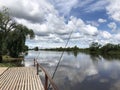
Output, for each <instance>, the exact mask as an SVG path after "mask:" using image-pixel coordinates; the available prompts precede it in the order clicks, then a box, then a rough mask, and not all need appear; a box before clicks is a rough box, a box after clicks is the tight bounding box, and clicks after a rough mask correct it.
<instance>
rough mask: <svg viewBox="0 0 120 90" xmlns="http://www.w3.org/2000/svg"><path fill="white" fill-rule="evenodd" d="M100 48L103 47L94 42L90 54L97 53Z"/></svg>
mask: <svg viewBox="0 0 120 90" xmlns="http://www.w3.org/2000/svg"><path fill="white" fill-rule="evenodd" d="M100 47H101V45H100V44H99V43H97V42H92V44H91V45H90V47H89V49H90V52H97V51H98V50H99V49H100Z"/></svg>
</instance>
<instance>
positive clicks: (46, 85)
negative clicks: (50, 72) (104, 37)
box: [44, 74, 48, 90]
mask: <svg viewBox="0 0 120 90" xmlns="http://www.w3.org/2000/svg"><path fill="white" fill-rule="evenodd" d="M44 87H45V90H48V77H47V75H46V74H45V86H44Z"/></svg>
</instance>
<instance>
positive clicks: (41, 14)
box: [0, 0, 120, 47]
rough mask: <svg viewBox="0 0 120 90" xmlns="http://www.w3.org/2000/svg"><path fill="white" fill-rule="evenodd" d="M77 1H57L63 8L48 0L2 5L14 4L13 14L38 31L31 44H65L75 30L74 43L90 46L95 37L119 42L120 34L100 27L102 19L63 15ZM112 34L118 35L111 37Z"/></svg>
mask: <svg viewBox="0 0 120 90" xmlns="http://www.w3.org/2000/svg"><path fill="white" fill-rule="evenodd" d="M51 1H52V0H51ZM91 1H93V0H91ZM58 2H60V3H58ZM77 2H78V0H69V1H66V0H56V1H55V3H57V4H58V5H57V6H59V7H60V8H59V9H60V11H59V10H58V9H56V7H55V6H53V5H54V4H53V5H52V4H51V3H50V2H48V1H47V0H40V1H37V0H31V2H30V1H29V0H20V1H18V0H11V1H7V0H0V5H5V6H7V7H8V8H10V9H11V15H12V16H13V17H14V18H15V20H16V21H17V22H18V23H22V24H24V25H26V26H27V27H28V28H31V29H33V30H34V32H35V35H36V37H35V39H33V40H29V39H27V42H26V44H27V45H29V46H31V47H34V46H39V45H41V43H43V45H41V46H44V47H54V46H55V47H56V46H57V47H58V46H64V44H65V42H66V39H68V37H69V35H70V33H71V31H72V30H73V33H72V36H71V39H72V43H73V44H74V42H75V41H76V42H77V41H78V43H83V45H84V46H87V45H88V44H89V43H91V42H92V41H98V42H101V43H103V42H104V43H106V42H115V40H114V39H116V42H118V40H119V38H120V37H119V34H114V35H113V34H110V33H109V32H107V31H102V30H101V31H100V30H98V28H97V26H98V23H96V22H92V21H91V22H87V23H86V22H85V21H83V20H82V19H81V18H76V17H74V16H71V17H70V18H69V20H68V21H67V23H66V19H65V18H64V17H63V16H60V15H59V13H61V12H62V13H64V14H68V13H69V12H70V10H71V9H72V8H73V7H74V6H75V5H78V3H77ZM18 3H19V4H18ZM88 3H90V1H89V2H87V0H85V2H84V3H83V5H86V4H88ZM99 3H101V4H100V6H101V5H104V4H105V2H104V1H103V0H102V1H100V2H99ZM96 5H99V4H96ZM96 5H95V6H96ZM62 6H63V7H62ZM67 6H68V7H67ZM81 6H82V5H81ZM81 6H79V7H81ZM66 7H67V8H66ZM76 7H77V6H76ZM91 8H92V7H91ZM93 11H94V10H93ZM98 22H100V23H103V22H106V20H105V19H102V18H100V19H99V20H98ZM108 26H109V27H110V28H112V29H116V27H117V26H116V24H115V23H114V22H112V23H110V24H109V25H108ZM111 37H114V38H113V39H109V38H111ZM48 43H49V44H48ZM73 44H71V45H73Z"/></svg>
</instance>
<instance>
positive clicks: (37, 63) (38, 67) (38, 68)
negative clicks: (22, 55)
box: [37, 63, 39, 75]
mask: <svg viewBox="0 0 120 90" xmlns="http://www.w3.org/2000/svg"><path fill="white" fill-rule="evenodd" d="M38 74H39V64H38V63H37V75H38Z"/></svg>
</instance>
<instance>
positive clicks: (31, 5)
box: [0, 0, 57, 23]
mask: <svg viewBox="0 0 120 90" xmlns="http://www.w3.org/2000/svg"><path fill="white" fill-rule="evenodd" d="M0 3H1V7H2V6H3V5H4V6H6V7H7V8H9V9H10V11H11V14H12V16H14V17H16V18H22V19H27V20H29V21H31V22H39V23H42V22H44V21H45V20H46V17H47V15H48V14H50V13H52V14H57V11H56V10H55V9H54V6H53V5H51V4H50V3H49V2H47V1H46V0H40V1H39V0H31V1H29V0H10V1H8V0H0Z"/></svg>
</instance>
